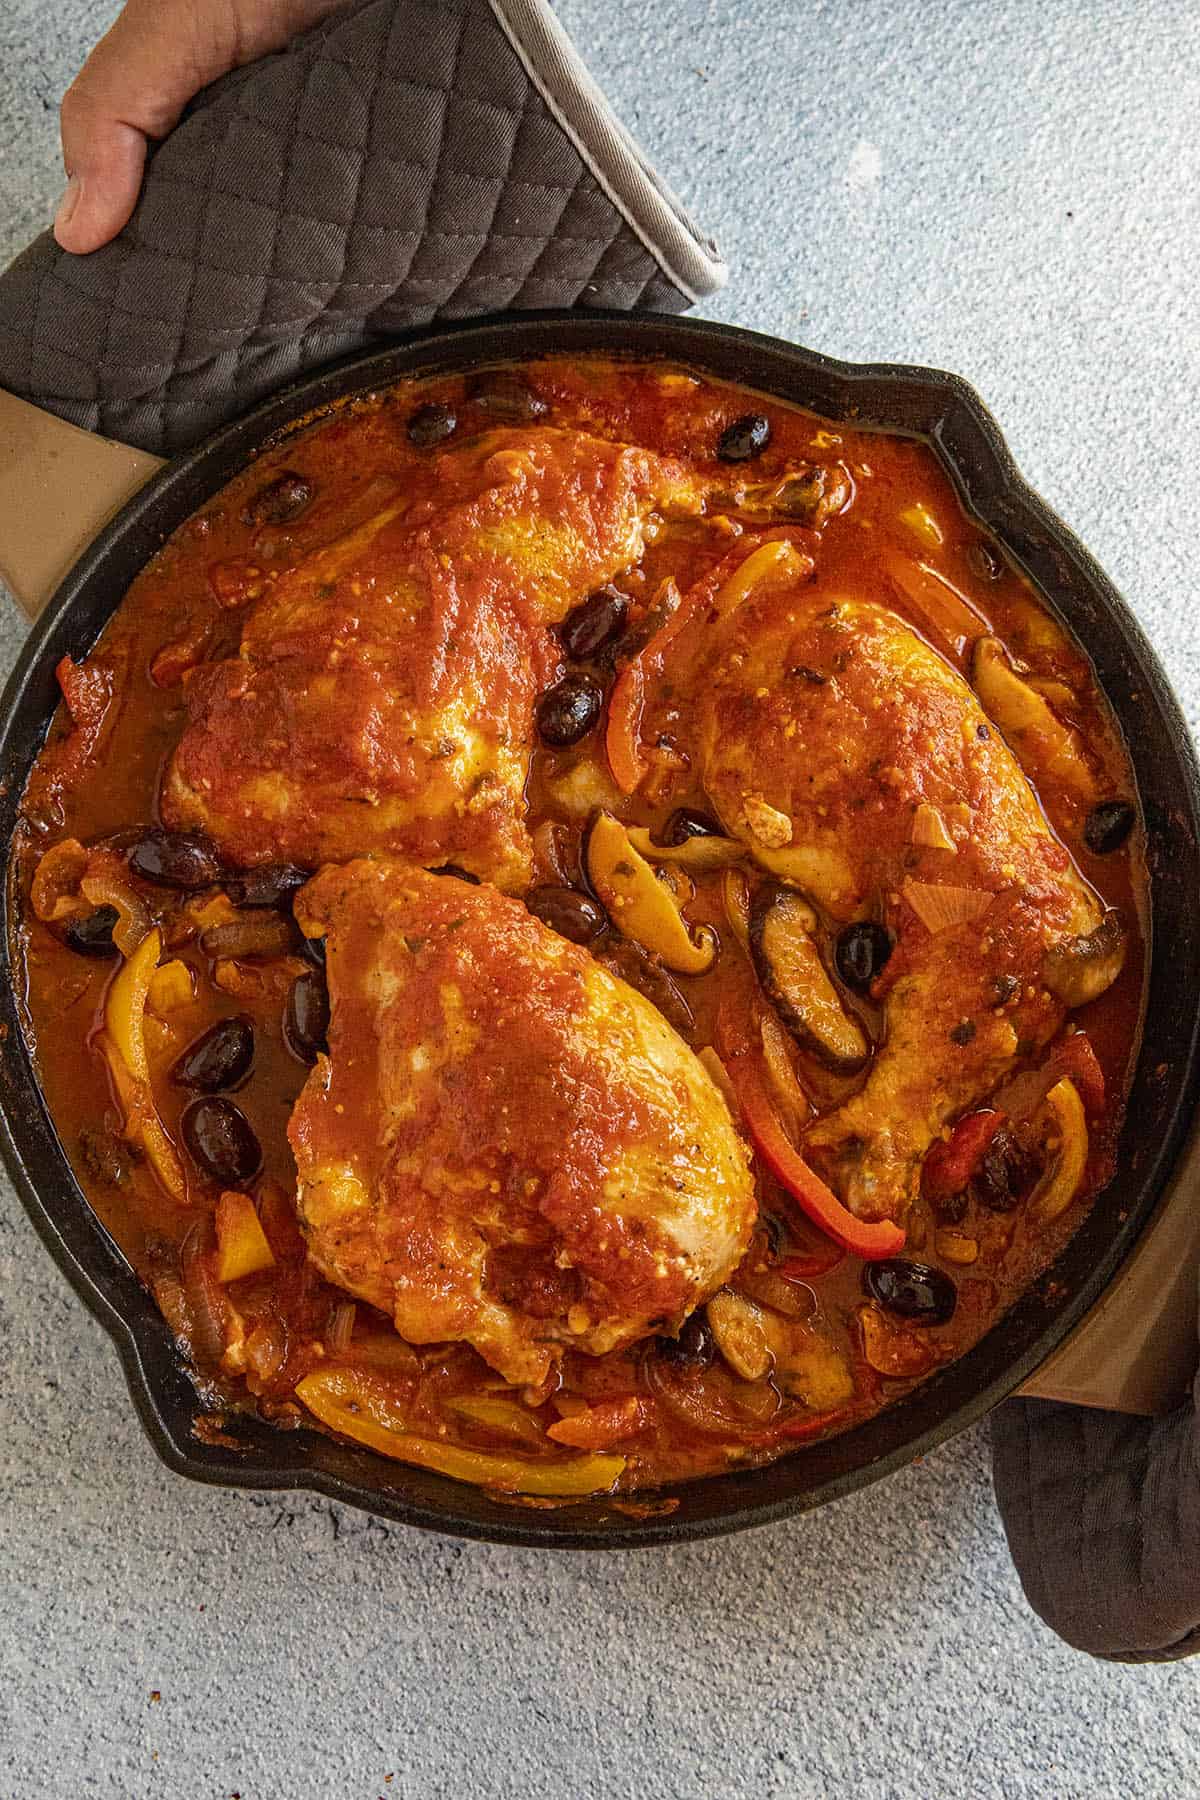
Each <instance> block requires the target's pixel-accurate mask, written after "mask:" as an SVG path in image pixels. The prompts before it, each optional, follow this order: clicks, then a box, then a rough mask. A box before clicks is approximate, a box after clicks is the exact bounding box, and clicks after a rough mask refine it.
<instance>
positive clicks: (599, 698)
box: [537, 675, 604, 749]
mask: <svg viewBox="0 0 1200 1800" xmlns="http://www.w3.org/2000/svg"><path fill="white" fill-rule="evenodd" d="M603 707H604V690H603V689H602V688H601V686H600V685H599V683H598V682H595V681H593V680H592V678H591V676H590V675H564V676H563V678H562V680H561V681H556V682H555V684H554V686H553V687H551V688H547V689H546V691H545V693H544V694H543V695H542V697H541V699H540V700H539V701H538V703H537V728H538V734H539V736H540V737H541V739H542V742H543V743H545V744H553V745H554V747H555V748H556V749H564V748H565V747H566V746H567V745H568V744H577V743H578V742H579V740H580V738H585V737H586V736H587V734H588V732H589V731H591V730H592V728H593V726H594V725H595V724H596V721H597V720H598V719H599V717H600V714H601V712H602V710H603Z"/></svg>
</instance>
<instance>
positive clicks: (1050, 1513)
mask: <svg viewBox="0 0 1200 1800" xmlns="http://www.w3.org/2000/svg"><path fill="white" fill-rule="evenodd" d="M1198 1404H1200V1377H1197V1385H1196V1388H1194V1389H1193V1400H1192V1401H1191V1402H1190V1403H1189V1404H1188V1405H1187V1406H1184V1407H1181V1408H1180V1409H1179V1410H1178V1411H1177V1412H1174V1413H1171V1414H1170V1415H1169V1416H1168V1417H1166V1418H1162V1419H1138V1418H1130V1417H1129V1416H1127V1415H1126V1414H1123V1413H1110V1412H1103V1411H1100V1410H1098V1409H1094V1408H1092V1407H1090V1406H1064V1405H1061V1404H1060V1403H1059V1402H1057V1401H1051V1400H1010V1401H1008V1402H1007V1404H1006V1405H1004V1406H1002V1407H1000V1409H999V1410H998V1411H997V1412H995V1413H993V1415H992V1459H993V1477H994V1480H995V1484H996V1498H997V1499H998V1500H999V1502H1000V1511H1001V1514H1002V1515H1003V1518H1004V1528H1005V1530H1006V1531H1007V1533H1008V1542H1009V1548H1010V1549H1011V1551H1012V1554H1013V1559H1014V1561H1015V1562H1016V1565H1017V1569H1018V1572H1019V1574H1020V1576H1021V1584H1022V1586H1023V1587H1024V1589H1025V1593H1026V1596H1027V1598H1028V1600H1029V1602H1030V1604H1031V1605H1032V1606H1033V1607H1034V1609H1035V1611H1037V1612H1039V1613H1040V1614H1041V1616H1042V1618H1043V1619H1045V1620H1046V1622H1047V1624H1048V1625H1051V1626H1052V1627H1053V1628H1054V1630H1055V1631H1057V1632H1058V1633H1059V1635H1060V1636H1062V1637H1064V1638H1065V1639H1066V1640H1067V1642H1068V1643H1069V1644H1073V1645H1074V1646H1075V1647H1076V1649H1079V1650H1088V1651H1090V1652H1091V1653H1092V1655H1093V1656H1103V1657H1106V1658H1107V1659H1108V1660H1110V1661H1112V1662H1137V1663H1141V1662H1174V1661H1176V1660H1177V1659H1178V1658H1180V1657H1183V1656H1191V1655H1194V1654H1195V1652H1196V1651H1200V1423H1198V1421H1197V1405H1198Z"/></svg>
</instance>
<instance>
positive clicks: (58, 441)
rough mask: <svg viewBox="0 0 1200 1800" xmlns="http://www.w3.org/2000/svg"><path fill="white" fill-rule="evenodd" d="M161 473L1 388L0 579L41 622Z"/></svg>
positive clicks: (154, 464) (144, 458)
mask: <svg viewBox="0 0 1200 1800" xmlns="http://www.w3.org/2000/svg"><path fill="white" fill-rule="evenodd" d="M162 467H163V463H162V459H161V458H160V457H157V456H150V455H148V454H147V453H146V451H144V450H133V449H131V448H130V446H129V445H128V444H115V443H113V442H112V440H111V439H110V438H102V437H97V436H95V434H94V433H93V432H90V431H80V430H79V428H78V426H75V425H68V424H67V423H66V422H65V421H64V420H62V419H56V418H55V417H54V416H53V414H51V413H48V412H43V411H42V409H41V408H40V407H38V406H31V405H30V404H29V402H28V401H27V400H18V399H17V398H16V396H15V395H14V394H7V393H5V392H4V390H3V388H0V579H2V580H3V581H4V582H5V583H6V585H7V586H8V587H9V588H10V589H11V590H12V592H13V594H14V596H15V598H16V601H17V605H18V606H19V607H20V608H21V611H22V612H23V613H24V614H25V616H26V618H28V619H30V620H33V619H36V618H37V616H38V614H39V613H40V612H41V610H42V608H43V606H45V604H46V602H47V600H49V598H50V596H51V594H53V592H54V590H55V588H57V586H58V584H59V582H60V581H61V580H62V579H63V576H64V575H65V574H66V573H67V571H68V569H70V568H71V567H72V565H73V564H74V563H76V562H77V561H78V560H79V558H80V557H81V556H82V554H83V552H84V551H85V550H86V549H87V547H88V545H89V544H90V543H91V541H92V539H93V538H94V537H95V536H96V533H97V532H98V531H99V530H100V529H101V527H102V526H103V525H106V524H107V523H108V521H109V519H111V518H112V516H113V514H114V513H115V512H117V511H118V510H119V509H120V507H122V506H123V505H124V503H125V501H126V500H128V499H129V498H130V496H131V495H132V494H135V493H136V492H137V490H138V489H139V488H140V487H142V486H143V485H144V484H145V483H146V482H147V481H149V479H150V477H151V476H152V475H154V474H156V473H157V471H158V470H159V469H161V468H162Z"/></svg>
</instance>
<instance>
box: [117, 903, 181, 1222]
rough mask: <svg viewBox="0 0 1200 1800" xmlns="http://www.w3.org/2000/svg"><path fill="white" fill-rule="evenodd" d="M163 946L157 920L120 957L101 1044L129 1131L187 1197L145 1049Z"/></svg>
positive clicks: (174, 1193)
mask: <svg viewBox="0 0 1200 1800" xmlns="http://www.w3.org/2000/svg"><path fill="white" fill-rule="evenodd" d="M161 951H162V933H161V932H160V931H159V930H158V928H157V926H156V927H155V928H154V929H153V930H152V931H148V932H147V933H146V936H145V937H144V938H143V939H142V941H141V943H140V944H139V945H138V946H137V949H136V950H135V951H134V952H133V955H132V956H130V957H127V958H126V960H125V961H124V962H123V963H122V965H121V967H120V969H119V970H118V972H117V974H116V976H115V977H114V978H113V981H112V984H111V986H110V987H109V990H108V994H107V997H106V999H105V1002H104V1027H105V1029H104V1031H103V1032H102V1034H101V1037H100V1047H101V1049H102V1050H103V1052H104V1055H105V1058H106V1060H107V1062H108V1066H109V1069H110V1070H111V1072H112V1078H113V1085H114V1087H115V1088H116V1090H117V1098H118V1099H119V1100H120V1102H121V1110H122V1112H123V1113H124V1116H125V1135H126V1137H127V1138H128V1139H129V1141H130V1143H132V1144H140V1145H141V1147H142V1149H143V1150H144V1151H145V1153H146V1157H147V1160H148V1161H149V1163H150V1166H151V1168H152V1169H153V1170H154V1172H155V1174H156V1175H157V1176H158V1178H159V1180H160V1181H161V1182H162V1184H163V1186H164V1187H165V1188H166V1190H167V1192H168V1193H169V1194H170V1196H171V1198H172V1199H173V1200H178V1201H180V1202H182V1201H184V1200H185V1199H186V1198H187V1182H186V1179H185V1177H184V1173H183V1164H182V1163H181V1162H180V1160H179V1157H178V1155H177V1154H176V1150H175V1146H174V1144H173V1143H172V1142H171V1140H170V1138H169V1137H168V1136H167V1133H166V1131H165V1129H164V1127H163V1123H162V1120H161V1119H160V1118H159V1116H158V1109H157V1107H156V1106H155V1104H154V1095H153V1092H152V1090H151V1087H150V1061H149V1058H148V1056H147V1055H146V999H147V996H148V994H149V992H150V982H151V979H152V978H153V975H154V971H155V969H156V968H157V966H158V958H159V955H160V953H161Z"/></svg>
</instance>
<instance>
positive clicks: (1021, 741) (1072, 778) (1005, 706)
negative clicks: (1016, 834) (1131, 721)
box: [971, 637, 1096, 805]
mask: <svg viewBox="0 0 1200 1800" xmlns="http://www.w3.org/2000/svg"><path fill="white" fill-rule="evenodd" d="M971 675H972V679H973V681H974V683H975V692H976V693H977V694H978V696H979V700H980V704H981V705H982V707H983V709H984V711H985V712H986V713H987V715H988V717H989V718H990V719H991V720H993V722H994V723H995V724H997V725H998V726H999V727H1000V730H1001V731H1002V732H1003V733H1004V736H1005V737H1006V738H1007V740H1008V742H1009V744H1010V745H1011V747H1012V749H1013V750H1014V752H1015V753H1016V755H1017V756H1018V757H1019V758H1020V760H1021V763H1022V765H1023V766H1024V767H1025V768H1026V770H1027V772H1029V771H1030V769H1031V767H1032V772H1033V773H1034V774H1039V775H1050V776H1053V777H1054V779H1055V780H1056V781H1058V782H1060V783H1061V784H1062V785H1063V786H1065V787H1067V788H1069V789H1070V790H1071V792H1072V793H1073V794H1075V795H1076V796H1077V797H1078V798H1079V799H1080V800H1082V801H1084V802H1086V803H1087V804H1088V805H1091V803H1092V802H1093V801H1094V800H1095V798H1096V784H1095V781H1094V779H1093V776H1092V771H1091V769H1090V768H1089V767H1088V763H1087V759H1086V757H1085V756H1084V752H1083V746H1082V745H1081V744H1080V741H1079V739H1078V737H1077V736H1076V734H1075V732H1074V731H1072V730H1071V727H1070V726H1069V725H1064V724H1063V722H1062V720H1061V719H1060V718H1058V717H1057V716H1056V715H1055V713H1054V712H1052V710H1051V708H1050V704H1049V702H1048V701H1047V699H1046V697H1045V695H1044V694H1039V693H1038V691H1037V689H1036V688H1033V687H1031V686H1030V684H1029V683H1028V682H1027V681H1023V680H1022V679H1021V677H1020V676H1019V675H1018V674H1017V672H1016V670H1015V669H1014V668H1013V666H1012V664H1011V663H1010V662H1009V660H1008V655H1007V653H1006V651H1005V649H1004V646H1003V644H1001V642H1000V640H999V638H994V637H982V638H980V640H979V642H978V643H977V644H976V646H975V651H974V655H973V656H972V659H971Z"/></svg>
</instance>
